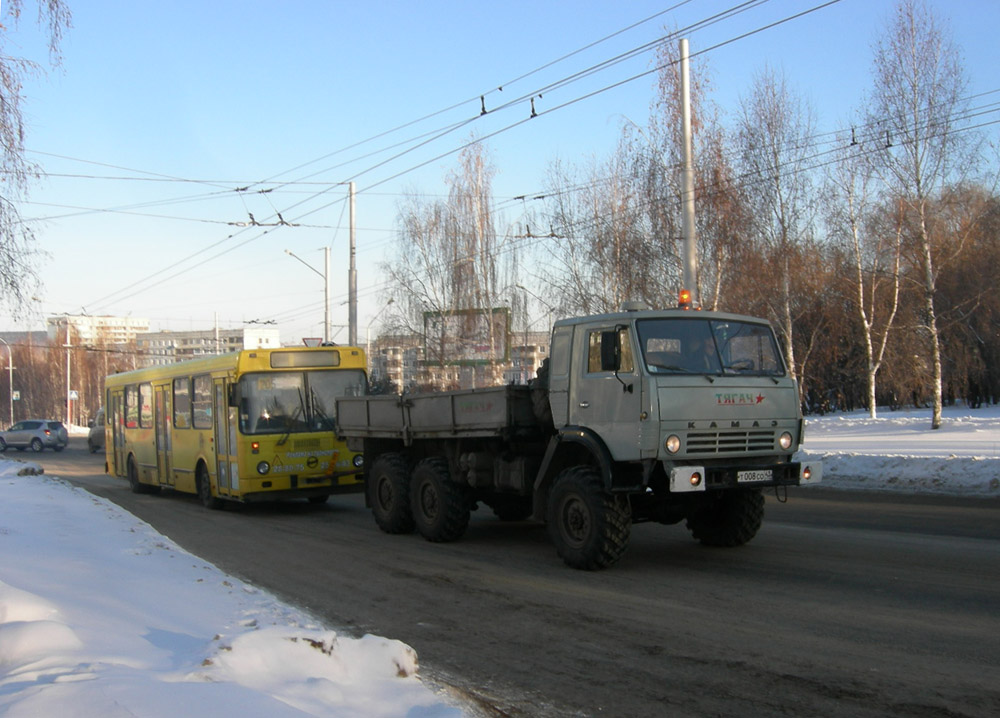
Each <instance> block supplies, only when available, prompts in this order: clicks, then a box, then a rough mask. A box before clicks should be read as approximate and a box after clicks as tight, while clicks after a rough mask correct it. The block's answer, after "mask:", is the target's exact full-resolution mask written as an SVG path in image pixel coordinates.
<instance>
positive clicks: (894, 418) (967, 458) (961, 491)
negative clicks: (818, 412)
mask: <svg viewBox="0 0 1000 718" xmlns="http://www.w3.org/2000/svg"><path fill="white" fill-rule="evenodd" d="M930 426H931V412H930V409H904V410H899V411H888V410H884V409H883V410H880V411H879V413H878V418H875V419H872V418H870V417H869V416H868V414H867V413H866V412H861V411H859V412H851V413H846V414H831V415H828V416H820V417H807V419H806V440H805V443H804V444H803V451H804V453H805V454H806V455H807V456H810V457H817V458H822V460H823V481H822V482H821V483H820V484H818V486H825V487H828V488H830V487H832V488H840V489H862V490H864V489H874V490H878V491H900V492H907V493H936V494H947V495H952V496H977V497H1000V407H997V406H988V407H983V408H980V409H968V408H966V407H964V406H953V407H945V408H944V412H943V422H942V426H941V428H939V429H936V430H933V429H931V428H930Z"/></svg>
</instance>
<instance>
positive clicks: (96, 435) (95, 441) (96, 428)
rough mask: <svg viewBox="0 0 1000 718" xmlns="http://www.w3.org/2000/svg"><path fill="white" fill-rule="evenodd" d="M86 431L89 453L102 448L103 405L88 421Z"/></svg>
mask: <svg viewBox="0 0 1000 718" xmlns="http://www.w3.org/2000/svg"><path fill="white" fill-rule="evenodd" d="M89 426H90V431H89V432H88V433H87V448H88V449H89V450H90V453H91V454H96V453H97V452H98V451H100V450H101V449H103V448H104V407H103V406H102V407H101V408H100V409H98V410H97V416H95V417H94V420H93V421H92V422H90V425H89Z"/></svg>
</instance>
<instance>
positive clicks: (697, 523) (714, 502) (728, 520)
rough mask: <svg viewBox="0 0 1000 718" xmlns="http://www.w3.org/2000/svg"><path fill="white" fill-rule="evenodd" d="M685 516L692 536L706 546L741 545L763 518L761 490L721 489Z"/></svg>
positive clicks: (751, 535)
mask: <svg viewBox="0 0 1000 718" xmlns="http://www.w3.org/2000/svg"><path fill="white" fill-rule="evenodd" d="M706 498H707V499H708V503H705V504H703V505H701V506H699V507H698V508H697V509H695V510H694V511H693V512H692V513H691V515H690V516H688V520H687V527H688V530H689V531H690V532H691V535H692V536H694V537H695V538H696V539H698V540H699V541H701V542H702V543H703V544H705V545H706V546H730V547H731V546H742V545H743V544H745V543H746V542H747V541H749V540H750V539H752V538H753V537H754V536H756V535H757V531H758V530H759V529H760V524H761V522H762V521H763V520H764V496H763V494H761V492H760V489H749V490H744V491H723V492H721V493H719V494H718V495H717V496H714V497H713V496H708V497H706Z"/></svg>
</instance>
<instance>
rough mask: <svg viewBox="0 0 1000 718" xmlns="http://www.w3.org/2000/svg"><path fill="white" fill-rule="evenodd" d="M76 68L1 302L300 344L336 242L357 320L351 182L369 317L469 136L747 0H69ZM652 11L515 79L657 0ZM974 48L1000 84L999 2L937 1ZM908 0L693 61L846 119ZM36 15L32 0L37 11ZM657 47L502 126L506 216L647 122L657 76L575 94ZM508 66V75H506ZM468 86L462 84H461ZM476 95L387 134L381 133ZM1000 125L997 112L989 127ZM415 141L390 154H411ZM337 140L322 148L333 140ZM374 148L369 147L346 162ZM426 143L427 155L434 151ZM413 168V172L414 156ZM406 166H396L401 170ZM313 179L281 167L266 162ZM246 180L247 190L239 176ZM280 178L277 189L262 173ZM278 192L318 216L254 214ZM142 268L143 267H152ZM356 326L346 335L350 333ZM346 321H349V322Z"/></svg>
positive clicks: (285, 202) (787, 8)
mask: <svg viewBox="0 0 1000 718" xmlns="http://www.w3.org/2000/svg"><path fill="white" fill-rule="evenodd" d="M821 3H822V0H798V1H796V0H770V1H769V2H764V3H762V4H760V5H759V6H755V7H751V8H750V9H748V10H747V11H746V12H743V13H742V14H739V15H737V16H736V17H734V18H731V19H728V20H725V21H723V22H719V23H717V24H715V25H712V26H711V27H708V28H706V29H703V30H698V31H696V32H692V33H690V34H689V35H688V37H689V40H690V43H691V50H692V52H693V53H697V52H699V51H700V50H702V49H704V48H707V47H711V46H713V45H715V44H717V43H719V42H722V41H725V40H729V39H731V38H734V37H737V36H739V35H741V34H743V33H746V32H748V31H751V30H754V29H757V28H760V27H763V26H765V25H768V24H769V23H772V22H775V21H777V20H781V19H783V18H786V17H789V16H790V15H794V14H796V13H798V12H801V11H803V10H807V9H809V8H811V7H814V6H816V5H819V4H821ZM69 4H70V7H71V9H72V11H73V25H74V26H73V28H72V29H71V30H70V31H69V32H68V33H67V35H66V38H65V41H64V43H63V46H62V49H63V56H64V61H63V66H62V67H61V68H60V69H57V70H55V71H52V72H50V73H48V74H47V75H46V76H44V77H41V78H38V79H33V80H31V81H30V82H29V83H28V84H27V85H26V87H25V95H26V96H27V107H26V119H27V122H28V135H27V139H26V145H27V147H28V148H29V150H30V154H29V157H30V159H32V160H33V161H35V162H37V163H39V165H40V166H41V168H42V169H43V171H44V172H45V173H47V174H46V176H44V177H43V178H42V179H40V180H39V182H38V183H37V184H36V185H35V187H34V189H33V190H32V192H31V195H30V197H29V200H30V201H29V203H27V204H25V205H24V206H23V207H22V216H23V217H25V218H29V219H31V220H32V227H33V228H34V230H35V233H36V236H37V239H38V244H39V247H40V248H41V249H43V250H45V251H46V252H47V253H48V256H47V257H46V258H45V259H44V260H43V262H42V264H41V268H42V278H43V281H44V287H43V290H42V292H41V293H40V294H39V299H40V301H39V302H37V303H36V308H37V314H36V315H35V316H33V317H24V318H8V317H0V330H8V329H26V328H37V327H40V326H41V325H42V317H44V316H47V315H51V314H58V313H64V312H68V313H80V312H84V311H86V312H89V313H91V314H122V315H124V314H132V315H133V316H140V317H147V318H149V319H150V320H151V324H152V326H153V328H154V329H160V328H163V329H167V328H169V329H209V328H211V327H212V326H213V323H214V320H215V318H216V317H218V321H219V324H220V326H223V327H226V328H231V327H238V326H240V325H241V324H242V323H244V322H248V321H254V320H272V319H273V320H277V321H278V322H279V326H280V328H281V331H282V339H283V340H284V341H297V340H298V339H299V338H300V337H302V336H320V335H322V320H323V310H322V296H323V294H322V292H323V283H322V279H321V278H320V277H319V276H318V275H317V274H314V273H313V272H310V270H309V269H307V268H306V267H304V266H302V264H300V263H299V262H297V261H296V260H295V259H294V258H292V257H289V256H288V255H287V254H285V252H284V250H285V249H290V250H292V251H293V252H295V253H296V254H297V255H298V256H300V257H302V258H303V259H304V260H306V261H307V262H308V263H310V264H311V265H312V266H314V267H315V268H317V269H320V270H321V269H322V261H323V260H322V257H323V255H322V248H323V247H324V246H331V247H332V253H333V270H332V276H333V291H332V295H333V315H332V322H333V324H335V325H346V323H347V306H346V304H345V302H346V300H347V291H346V278H347V256H348V253H347V229H346V227H347V213H346V211H345V209H344V198H345V197H346V188H345V187H344V186H343V185H342V184H340V183H342V182H344V181H347V180H350V179H354V180H355V181H356V183H357V187H358V189H359V191H360V192H359V195H358V198H357V226H358V235H357V238H358V269H359V296H360V306H359V313H358V318H359V325H360V330H359V338H360V340H361V341H363V340H364V334H365V327H366V325H367V324H368V323H369V322H370V321H371V320H372V317H373V316H374V315H375V314H376V313H378V312H379V311H380V309H381V308H382V306H383V304H384V296H385V295H384V291H385V290H384V285H383V281H384V278H383V276H382V275H381V273H380V272H379V268H378V264H379V262H380V261H382V260H384V259H385V257H386V254H387V252H388V251H389V250H390V248H391V242H392V239H393V236H394V235H393V228H394V220H395V213H396V206H397V202H398V201H399V200H400V197H401V194H402V193H403V192H406V191H413V192H418V193H422V194H426V195H438V194H441V193H443V192H444V191H445V186H444V182H443V180H444V177H445V176H446V174H447V173H448V172H449V171H450V170H451V169H452V168H453V167H454V166H455V162H456V156H455V155H454V154H451V155H448V156H445V157H443V158H438V156H439V155H442V154H445V153H447V152H449V151H451V150H455V149H456V148H458V147H460V146H461V145H462V144H463V143H464V142H466V141H467V140H468V139H469V137H470V134H471V133H472V132H473V131H475V132H477V133H479V134H480V135H486V134H489V133H492V132H494V131H497V130H500V129H502V128H504V127H507V126H509V125H512V124H515V123H516V122H518V121H519V120H523V119H525V118H527V117H528V115H529V113H530V107H529V105H528V103H527V101H522V102H520V103H517V104H516V105H514V106H512V107H510V108H509V109H506V110H503V111H493V112H490V113H489V114H487V115H486V116H485V117H482V118H480V117H479V109H480V101H479V99H478V98H479V96H480V95H481V94H484V93H485V94H486V98H485V100H486V104H487V108H488V109H491V110H493V109H494V108H496V107H499V106H500V105H501V104H502V103H504V102H508V101H510V100H513V99H515V98H517V97H521V96H527V95H529V94H530V93H532V92H535V91H536V90H537V89H538V88H541V87H544V86H546V85H547V84H548V83H550V82H553V81H555V80H558V79H562V78H564V77H567V76H570V75H572V74H573V73H576V72H578V71H580V70H582V69H585V68H589V67H592V66H594V65H596V64H598V63H600V62H603V61H605V60H607V59H609V58H612V57H615V56H617V55H619V54H620V53H622V52H625V51H627V50H631V49H633V48H636V47H639V46H641V45H643V44H645V43H647V42H650V41H652V40H655V39H656V38H658V37H661V36H662V35H664V34H665V33H664V26H670V27H674V26H676V27H684V26H686V25H688V24H690V23H693V22H695V21H698V20H702V19H704V18H707V17H709V16H712V15H714V14H716V13H718V12H720V11H723V10H726V9H728V8H730V7H732V6H734V5H736V4H737V2H736V0H725V1H722V2H718V1H715V0H690V1H689V2H687V3H683V2H677V1H671V0H668V1H667V2H647V1H644V0H637V1H635V2H621V1H618V2H611V1H608V2H596V1H593V0H580V1H578V2H544V1H540V0H534V1H533V2H522V1H521V0H510V1H508V2H504V3H487V2H458V1H452V2H448V1H444V0H431V1H427V2H419V3H414V2H371V3H357V2H340V1H339V0H331V1H328V2H321V1H319V0H291V1H289V2H283V3H274V2H272V3H262V2H255V1H253V0H243V1H242V2H235V1H228V0H219V1H214V2H204V1H203V0H202V1H190V0H178V1H175V2H169V3H165V2H153V1H152V0H148V1H147V0H135V1H126V0H122V1H120V2H113V1H111V0H90V1H86V0H78V1H77V2H73V1H72V0H70V2H69ZM675 5H679V7H677V9H676V10H673V11H670V12H666V13H664V14H662V15H660V16H659V17H657V18H656V19H654V20H652V21H650V22H646V23H643V24H640V25H639V26H637V27H635V28H634V29H632V30H628V31H626V32H623V33H621V34H619V35H617V36H615V37H614V38H612V39H610V40H607V41H605V42H602V43H599V44H597V45H595V46H594V47H591V48H589V49H586V50H583V51H582V52H579V53H578V54H575V55H573V56H571V57H569V58H568V59H566V60H564V61H562V62H560V63H557V64H555V65H553V66H551V67H549V68H547V69H544V70H542V71H540V72H538V73H535V74H532V75H531V76H529V77H527V78H525V79H522V80H520V81H518V82H513V81H514V80H515V79H516V78H518V77H520V76H522V75H523V74H525V73H529V72H531V71H533V70H536V69H537V68H540V67H542V66H543V65H545V64H546V63H549V62H551V61H553V60H555V59H557V58H560V57H563V56H565V55H567V54H568V53H572V52H574V51H576V50H579V49H581V48H584V47H585V46H587V45H589V44H590V43H593V42H595V41H597V40H600V39H602V38H604V37H606V36H608V35H610V34H612V33H615V32H617V31H619V30H623V29H624V28H627V27H628V26H630V25H632V24H634V23H637V22H639V21H641V20H643V19H645V18H649V17H650V16H652V15H654V14H656V13H660V12H662V11H664V10H668V9H669V8H671V7H673V6H675ZM931 6H932V7H933V8H934V10H935V11H936V12H937V13H938V15H939V16H940V17H942V18H943V19H945V20H947V22H948V23H949V26H950V28H951V32H952V36H953V38H954V39H955V41H956V43H957V44H958V45H959V46H960V47H961V49H962V52H963V54H964V58H965V64H966V71H967V73H968V76H969V79H970V92H983V91H988V90H995V89H1000V80H998V79H997V72H996V68H997V67H1000V50H998V44H997V43H996V38H995V32H996V28H998V27H1000V2H998V1H997V0H935V1H933V2H931ZM892 7H893V3H892V2H890V1H889V0H841V2H839V3H836V4H834V5H832V6H830V7H827V8H824V9H821V10H818V11H816V12H815V13H812V14H810V15H807V16H805V17H802V18H799V19H797V20H794V21H791V22H788V23H786V24H784V25H781V26H779V27H776V28H773V29H770V30H767V31H765V32H762V33H760V34H757V35H754V36H752V37H749V38H746V39H743V40H740V41H737V42H734V43H732V44H730V45H727V46H725V47H723V48H720V49H718V50H713V51H711V52H709V53H706V54H705V55H703V56H699V57H696V58H695V59H694V60H693V61H692V72H694V73H698V72H705V71H706V70H707V71H709V72H710V73H711V75H712V77H713V82H714V86H715V88H716V92H715V95H714V99H715V101H716V102H717V103H718V104H719V105H720V106H721V107H722V109H723V110H724V111H725V112H727V113H729V115H730V116H731V117H732V116H735V114H736V112H737V109H738V102H739V98H740V95H741V94H743V93H745V92H746V91H747V90H748V88H749V86H750V83H751V81H752V78H753V74H754V73H755V72H757V71H759V70H760V69H761V68H763V67H764V65H765V64H769V65H771V66H772V67H775V68H780V69H782V70H783V71H784V72H785V73H786V74H787V76H788V78H789V80H790V82H791V84H792V86H793V87H794V88H795V90H796V91H797V92H799V93H800V94H801V95H802V96H804V97H805V98H806V99H808V101H809V102H810V103H811V104H812V105H813V107H814V109H815V112H816V117H817V122H818V125H819V128H820V129H821V130H833V129H836V128H838V127H841V126H843V124H844V123H845V122H847V118H848V117H849V116H850V113H851V111H852V109H853V108H854V107H856V106H858V105H859V103H860V101H861V98H862V96H863V93H864V92H865V91H866V90H867V89H868V87H869V84H870V79H869V67H870V63H871V43H872V41H873V38H874V37H875V33H876V31H877V30H878V29H880V28H882V27H884V25H885V21H886V19H887V17H888V15H889V13H890V12H891V10H892ZM32 16H33V8H29V12H28V13H27V14H26V18H27V19H30V18H31V17H32ZM6 47H7V50H8V51H9V52H21V53H22V54H24V55H27V56H29V57H34V58H36V59H42V60H44V58H45V56H44V52H41V51H40V49H41V48H40V46H39V38H38V35H37V32H36V30H35V28H34V27H33V26H32V24H31V23H30V22H27V23H25V22H23V21H22V25H21V27H20V30H19V31H18V32H16V33H13V34H8V37H7V40H6ZM652 57H653V55H652V52H651V51H650V52H647V53H645V54H642V55H640V56H638V57H636V58H634V59H632V60H630V61H628V62H625V63H622V64H620V65H616V66H615V67H613V68H610V69H608V70H606V71H604V72H601V73H598V74H596V75H594V76H592V77H589V78H586V79H582V80H579V81H577V82H575V83H572V84H569V85H567V86H565V87H562V88H560V89H554V90H551V91H545V92H543V93H542V95H543V96H542V97H541V98H537V99H536V109H537V110H538V111H539V112H541V113H542V115H541V116H540V117H537V118H535V119H533V120H531V121H530V122H523V123H521V124H519V125H517V126H515V127H513V128H512V129H510V130H507V131H505V132H502V133H501V134H500V135H498V136H497V137H496V138H493V139H491V140H489V142H488V147H489V151H490V153H491V155H492V157H493V159H494V161H495V164H496V166H497V169H498V170H499V174H498V176H497V178H496V180H495V183H494V189H495V192H496V194H497V198H498V201H500V202H505V204H504V205H503V206H504V207H505V208H506V209H505V211H506V215H505V219H506V221H507V222H509V223H516V222H517V221H518V220H519V217H520V216H521V213H522V212H523V210H524V209H526V208H527V207H526V206H522V205H519V204H518V203H514V202H511V201H510V198H512V197H515V196H518V195H525V194H527V195H529V196H531V195H532V194H537V193H538V192H540V191H542V190H543V188H544V183H545V175H546V170H547V167H548V165H549V164H550V163H551V162H552V160H554V159H555V158H556V157H559V158H560V159H561V160H563V161H565V162H569V163H586V162H588V161H589V160H590V159H591V158H593V157H598V158H600V157H603V156H605V155H606V154H607V153H608V152H610V151H611V149H612V148H613V147H614V144H615V142H616V139H617V136H618V133H619V128H620V127H621V124H622V123H623V122H624V121H626V119H627V120H631V121H634V122H636V123H638V124H640V125H643V124H645V122H646V120H647V118H648V114H649V105H650V102H651V101H652V99H653V90H652V87H653V84H654V82H655V77H653V76H651V75H650V76H647V77H643V78H640V79H638V80H635V81H632V82H629V83H626V84H625V85H623V86H621V87H619V88H616V89H612V90H609V91H606V92H602V93H600V94H597V95H596V96H594V97H592V98H590V99H586V100H582V101H579V102H576V103H574V104H571V105H569V106H567V107H565V108H563V109H560V110H556V111H553V112H550V113H546V111H547V110H549V109H551V108H554V107H557V106H559V105H562V104H563V103H565V102H568V101H570V100H574V99H577V98H580V97H582V96H583V95H586V94H588V93H590V92H593V91H595V90H598V89H601V88H605V87H608V86H610V85H613V84H615V83H617V82H620V81H622V80H624V79H626V78H629V77H632V76H635V75H637V74H640V73H642V72H644V71H646V70H648V69H649V68H650V67H651V64H650V63H651V59H652ZM501 84H503V86H504V89H503V91H502V92H501V91H498V90H497V89H496V88H497V87H498V86H499V85H501ZM463 101H465V102H463ZM456 104H457V105H458V106H457V107H454V108H453V109H451V110H449V111H447V112H444V113H442V114H439V115H435V116H434V117H433V118H431V119H429V120H426V121H424V122H422V123H418V124H415V125H412V126H410V127H408V128H407V129H405V130H403V131H401V132H399V133H397V134H393V135H390V136H386V137H383V138H381V139H378V140H375V141H373V142H371V143H369V144H365V145H363V146H359V147H355V148H353V149H345V148H347V147H349V146H351V145H353V144H355V143H357V142H360V141H362V140H365V139H367V138H369V137H371V136H373V135H376V134H378V133H380V132H383V131H386V130H389V129H392V128H394V127H397V126H399V125H401V124H403V123H406V122H409V121H411V120H415V119H418V118H421V117H424V116H426V115H428V114H431V113H434V112H437V111H439V110H442V109H444V108H449V107H452V106H454V105H456ZM463 120H471V122H470V123H469V124H468V125H467V126H465V127H463V128H462V129H460V130H457V131H456V132H453V133H451V134H448V135H446V136H445V137H442V138H441V139H439V140H437V141H435V142H433V143H430V144H428V145H427V146H426V147H423V148H421V149H418V150H415V151H413V152H410V153H408V154H406V155H404V156H402V157H400V158H398V159H396V160H393V161H389V162H387V163H386V164H384V165H383V166H381V167H378V168H375V169H372V167H373V165H375V164H376V163H378V162H380V161H382V160H385V159H386V158H387V157H389V156H390V155H391V154H393V152H383V153H382V154H378V155H373V156H370V157H365V158H362V157H361V156H362V155H364V154H366V153H368V152H372V151H375V150H378V149H384V148H385V147H386V146H388V145H391V144H393V143H395V142H399V141H402V140H407V139H412V138H413V137H415V136H417V135H421V134H423V133H425V132H431V131H433V130H439V129H441V128H444V127H446V126H449V125H451V124H453V123H458V122H460V121H463ZM993 132H994V134H995V132H996V131H995V129H994V130H993ZM398 151H399V150H398V149H397V150H395V151H394V152H398ZM321 158H324V159H321ZM350 160H354V161H350ZM424 163H426V164H425V165H424V166H423V167H420V168H418V169H413V168H416V167H417V166H418V165H421V164H424ZM411 169H412V171H408V172H407V170H411ZM398 173H404V174H403V175H402V176H400V177H398V178H395V179H388V178H391V177H393V176H394V175H396V174H398ZM270 179H278V180H282V181H292V180H297V181H298V182H297V183H295V184H290V185H286V186H283V187H276V186H275V185H274V184H273V183H271V184H258V183H259V182H261V181H263V180H270ZM240 187H248V188H249V189H247V190H246V191H244V192H238V191H237V188H240ZM270 187H274V190H273V191H272V192H269V193H267V194H261V193H260V192H259V191H257V190H259V189H262V188H270ZM275 211H280V212H282V216H283V217H284V218H285V220H287V221H289V222H292V223H297V224H300V225H303V226H299V227H280V228H271V229H270V230H269V231H267V232H266V233H265V232H264V230H263V229H262V228H254V227H238V226H235V225H234V224H230V223H238V222H245V221H246V220H248V215H249V214H250V213H253V215H254V217H255V218H256V219H257V220H258V221H265V219H266V218H267V217H270V216H271V215H273V214H274V212H275ZM133 285H135V286H133ZM338 329H339V333H338ZM334 332H335V334H336V337H335V338H336V340H338V341H346V339H347V330H346V328H343V329H341V328H339V327H335V329H334Z"/></svg>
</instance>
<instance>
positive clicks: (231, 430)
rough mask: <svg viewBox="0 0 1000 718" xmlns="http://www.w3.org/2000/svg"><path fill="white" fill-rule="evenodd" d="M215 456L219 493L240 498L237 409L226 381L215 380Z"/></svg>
mask: <svg viewBox="0 0 1000 718" xmlns="http://www.w3.org/2000/svg"><path fill="white" fill-rule="evenodd" d="M215 452H216V454H215V456H216V461H217V466H216V469H217V471H218V474H217V476H218V488H219V493H220V494H221V495H223V496H232V497H236V496H239V491H240V472H239V462H238V460H237V457H236V409H235V408H230V406H229V401H228V400H227V392H226V380H225V379H216V380H215Z"/></svg>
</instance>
